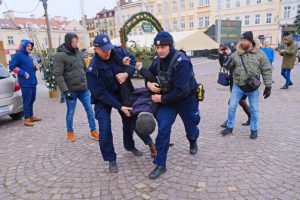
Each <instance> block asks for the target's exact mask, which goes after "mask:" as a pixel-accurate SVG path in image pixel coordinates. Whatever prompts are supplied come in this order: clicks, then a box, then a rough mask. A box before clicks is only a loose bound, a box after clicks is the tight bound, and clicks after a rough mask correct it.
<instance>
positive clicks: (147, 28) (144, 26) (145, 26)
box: [142, 22, 153, 33]
mask: <svg viewBox="0 0 300 200" xmlns="http://www.w3.org/2000/svg"><path fill="white" fill-rule="evenodd" d="M142 29H143V31H144V32H145V33H152V31H153V26H152V24H151V23H150V22H143V23H142Z"/></svg>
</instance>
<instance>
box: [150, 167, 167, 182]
mask: <svg viewBox="0 0 300 200" xmlns="http://www.w3.org/2000/svg"><path fill="white" fill-rule="evenodd" d="M166 171H167V168H166V166H156V167H155V168H154V170H153V171H152V172H150V174H149V175H148V177H149V178H150V179H156V178H158V177H160V175H162V174H163V173H165V172H166Z"/></svg>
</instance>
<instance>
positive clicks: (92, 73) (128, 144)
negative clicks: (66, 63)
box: [87, 34, 152, 173]
mask: <svg viewBox="0 0 300 200" xmlns="http://www.w3.org/2000/svg"><path fill="white" fill-rule="evenodd" d="M93 45H94V50H95V55H94V57H93V58H92V60H91V63H90V65H89V68H88V70H87V83H88V88H89V90H90V92H91V94H92V102H93V103H94V104H95V117H96V119H97V120H98V122H99V132H100V133H101V134H100V138H99V145H100V150H101V153H102V157H103V159H104V161H108V162H109V171H110V172H111V173H117V172H118V166H117V162H116V159H117V156H116V153H115V150H114V145H113V136H112V130H111V111H112V108H115V109H116V110H118V112H119V113H120V115H121V118H122V123H123V143H124V147H125V149H126V150H127V151H131V152H132V153H133V154H134V155H135V156H142V152H140V151H139V150H138V149H136V148H135V143H134V140H133V125H134V124H133V119H132V118H131V117H130V108H128V107H126V106H123V105H122V103H121V95H120V85H121V84H123V83H125V81H130V78H131V77H132V76H133V74H134V72H135V68H134V67H132V65H133V66H134V65H135V64H136V61H135V58H134V57H133V56H132V55H131V54H129V52H127V51H125V50H124V49H122V48H120V47H115V46H114V45H112V44H111V42H110V39H109V38H108V36H107V35H105V34H100V35H98V36H97V37H96V38H95V40H94V43H93ZM139 136H140V137H141V139H142V140H143V141H144V143H145V144H148V143H150V142H151V141H152V140H151V138H150V136H142V135H139Z"/></svg>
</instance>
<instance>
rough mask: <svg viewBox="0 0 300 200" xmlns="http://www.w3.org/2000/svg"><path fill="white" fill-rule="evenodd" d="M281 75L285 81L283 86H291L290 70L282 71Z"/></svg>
mask: <svg viewBox="0 0 300 200" xmlns="http://www.w3.org/2000/svg"><path fill="white" fill-rule="evenodd" d="M281 75H282V76H283V78H284V79H285V86H287V87H288V86H289V85H290V84H291V82H292V81H291V69H282V70H281Z"/></svg>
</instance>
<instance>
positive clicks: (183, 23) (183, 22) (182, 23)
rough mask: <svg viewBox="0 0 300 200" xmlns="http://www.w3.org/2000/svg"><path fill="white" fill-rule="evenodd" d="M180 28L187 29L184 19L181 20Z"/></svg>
mask: <svg viewBox="0 0 300 200" xmlns="http://www.w3.org/2000/svg"><path fill="white" fill-rule="evenodd" d="M180 27H181V29H185V21H184V19H181V22H180Z"/></svg>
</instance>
